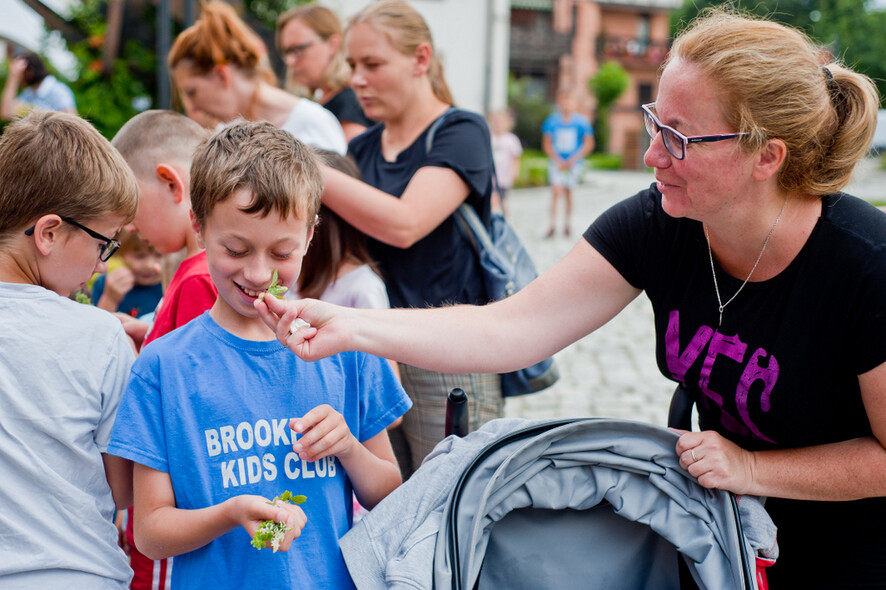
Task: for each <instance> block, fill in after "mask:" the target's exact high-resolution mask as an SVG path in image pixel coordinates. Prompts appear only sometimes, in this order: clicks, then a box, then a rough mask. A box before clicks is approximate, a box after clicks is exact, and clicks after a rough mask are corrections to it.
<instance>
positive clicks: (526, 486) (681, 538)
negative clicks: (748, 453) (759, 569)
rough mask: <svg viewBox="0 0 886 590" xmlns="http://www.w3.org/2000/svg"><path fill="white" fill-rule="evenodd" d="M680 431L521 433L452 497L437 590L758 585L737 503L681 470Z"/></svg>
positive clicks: (477, 467) (617, 426) (478, 466)
mask: <svg viewBox="0 0 886 590" xmlns="http://www.w3.org/2000/svg"><path fill="white" fill-rule="evenodd" d="M677 438H678V437H677V435H676V434H675V433H673V432H671V431H669V430H666V429H663V428H659V427H655V426H650V425H648V424H641V423H636V422H627V421H618V420H581V421H573V422H568V423H562V422H561V423H559V424H557V423H553V424H548V425H540V426H536V427H534V428H527V429H525V431H524V432H518V433H513V434H511V435H508V436H506V437H503V438H502V439H501V440H500V441H499V442H498V443H497V444H493V445H491V446H490V447H488V448H487V450H486V451H485V452H484V453H481V454H480V455H479V456H478V458H477V459H476V460H475V462H474V463H473V464H472V465H471V467H469V468H468V470H466V471H465V472H464V473H463V474H462V477H461V480H460V481H459V483H457V484H456V487H455V489H454V490H453V494H452V497H451V499H450V502H449V505H448V506H447V508H446V511H445V513H444V517H443V526H442V527H441V530H440V532H439V535H438V538H437V544H436V554H435V559H434V582H435V588H437V589H438V590H439V589H444V588H447V589H448V588H452V589H459V588H463V589H470V588H474V584H475V582H477V581H478V580H479V587H480V588H496V589H498V588H507V589H509V590H519V589H522V588H526V589H530V588H532V589H537V588H600V589H604V588H605V589H612V588H625V589H628V588H630V589H637V588H655V589H657V590H658V589H668V588H680V581H679V574H678V561H677V555H676V551H679V552H680V553H681V554H682V555H683V556H684V557H685V561H686V563H687V565H688V569H689V572H690V574H691V576H692V578H693V580H694V581H695V583H696V584H698V586H699V587H700V588H703V589H704V588H710V589H717V590H720V589H724V588H756V583H755V576H754V574H753V569H752V568H751V564H752V563H753V552H752V551H751V549H750V547H749V546H748V545H747V543H746V542H745V540H744V537H743V535H742V531H741V524H740V522H739V520H738V519H739V517H738V510H737V507H736V504H735V501H734V498H733V496H732V495H731V494H729V493H728V492H724V491H720V490H710V489H706V488H703V487H701V486H700V485H699V484H698V483H697V481H696V480H695V479H694V478H693V477H691V476H689V475H688V473H686V472H685V471H684V470H683V469H682V468H681V467H680V466H679V464H678V457H677V455H676V453H675V452H674V445H675V444H676V440H677Z"/></svg>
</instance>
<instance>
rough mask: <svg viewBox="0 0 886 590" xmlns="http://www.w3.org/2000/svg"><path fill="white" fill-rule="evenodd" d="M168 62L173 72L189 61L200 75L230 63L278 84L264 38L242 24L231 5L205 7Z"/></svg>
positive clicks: (216, 1)
mask: <svg viewBox="0 0 886 590" xmlns="http://www.w3.org/2000/svg"><path fill="white" fill-rule="evenodd" d="M167 62H168V64H169V69H170V70H173V69H175V68H176V66H178V65H179V64H182V63H183V62H187V64H186V65H187V66H188V67H189V68H190V70H191V71H192V72H193V73H194V74H197V75H205V74H207V73H209V72H210V71H211V70H212V68H214V67H215V66H218V65H229V64H230V65H234V66H237V68H238V69H239V70H240V71H241V72H242V73H243V74H244V75H246V76H248V77H258V78H260V79H262V80H264V81H265V82H267V83H268V84H272V85H274V86H276V84H277V77H276V76H275V75H274V72H273V70H272V69H271V68H270V66H269V65H268V59H267V51H266V50H265V46H264V43H262V40H261V37H259V36H258V34H257V33H256V32H255V31H253V30H252V29H251V28H250V27H249V25H247V24H246V23H245V22H243V19H241V18H240V16H239V15H238V14H237V12H236V11H235V10H234V8H233V7H232V6H231V5H230V4H226V3H225V2H221V1H220V0H213V1H212V2H207V3H206V4H204V5H203V9H202V11H201V13H200V18H199V19H197V22H195V23H194V24H193V25H191V26H190V27H188V28H187V29H185V30H184V31H182V32H181V33H180V34H179V35H178V37H176V38H175V42H174V43H173V44H172V48H171V49H170V50H169V56H168V58H167Z"/></svg>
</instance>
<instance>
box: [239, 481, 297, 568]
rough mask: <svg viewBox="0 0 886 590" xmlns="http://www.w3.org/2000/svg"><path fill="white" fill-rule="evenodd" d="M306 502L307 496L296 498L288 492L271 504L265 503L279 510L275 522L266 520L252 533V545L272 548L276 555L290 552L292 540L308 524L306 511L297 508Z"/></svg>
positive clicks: (258, 547) (259, 547)
mask: <svg viewBox="0 0 886 590" xmlns="http://www.w3.org/2000/svg"><path fill="white" fill-rule="evenodd" d="M252 497H253V498H255V497H256V496H252ZM306 500H307V498H306V497H305V496H296V495H293V494H292V492H290V491H289V490H287V491H285V492H283V493H282V494H280V495H279V496H277V497H275V498H274V499H273V500H271V501H270V502H264V504H265V505H270V506H274V507H276V508H278V509H279V510H278V512H277V514H276V516H275V517H274V519H273V520H271V519H266V520H261V521H260V522H259V524H258V527H257V528H256V529H255V532H253V533H252V541H251V545H252V546H253V547H255V548H256V549H263V548H265V547H270V548H271V549H272V550H273V551H274V553H276V552H277V551H287V550H289V547H290V545H291V544H292V540H293V539H295V538H297V537H298V536H299V535H301V531H302V529H303V528H304V526H305V523H306V522H307V517H306V516H305V513H304V511H302V509H301V508H299V507H298V506H297V505H298V504H302V503H304V502H305V501H306ZM263 512H266V511H263ZM252 522H253V523H254V522H256V521H255V520H253V521H252Z"/></svg>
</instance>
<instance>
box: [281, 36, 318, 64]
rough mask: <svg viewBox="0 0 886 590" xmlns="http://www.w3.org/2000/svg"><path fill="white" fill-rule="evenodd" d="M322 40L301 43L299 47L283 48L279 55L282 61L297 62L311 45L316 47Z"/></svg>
mask: <svg viewBox="0 0 886 590" xmlns="http://www.w3.org/2000/svg"><path fill="white" fill-rule="evenodd" d="M321 41H322V39H314V40H313V41H308V42H307V43H302V44H301V45H292V46H290V47H284V48H283V49H281V50H280V53H282V54H283V59H287V58H290V59H294V60H298V59H300V58H301V56H302V55H303V54H304V52H305V51H307V50H308V49H309V48H310V47H311V46H312V45H316V44H317V43H320V42H321Z"/></svg>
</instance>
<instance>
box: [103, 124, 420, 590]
mask: <svg viewBox="0 0 886 590" xmlns="http://www.w3.org/2000/svg"><path fill="white" fill-rule="evenodd" d="M322 190H323V178H322V175H321V173H320V170H319V166H318V163H317V161H316V156H315V155H314V154H313V153H312V152H310V151H309V149H308V148H306V147H305V146H304V144H302V143H301V142H299V141H298V140H296V139H295V138H294V137H293V136H292V135H291V134H289V133H288V132H286V131H283V130H280V129H278V128H277V127H274V126H273V125H271V124H270V123H266V122H240V123H235V124H232V125H230V126H228V127H225V128H223V129H221V130H219V131H218V132H216V133H215V134H214V135H213V136H212V137H211V138H210V139H209V141H208V142H207V143H205V144H203V145H202V146H201V147H200V148H198V150H197V152H196V154H195V156H194V161H193V165H192V167H191V208H192V212H193V221H194V229H195V231H196V232H197V234H198V237H199V243H200V244H201V245H202V246H204V247H205V250H206V260H207V264H208V267H209V272H210V275H211V276H212V279H213V282H214V283H215V285H216V288H217V289H218V297H217V299H216V301H215V303H214V304H213V306H212V308H211V309H210V310H209V311H208V312H207V313H205V314H203V315H201V316H200V317H198V318H197V319H195V320H193V321H191V322H189V323H188V324H186V325H185V326H182V327H180V328H178V329H176V330H173V331H172V332H171V333H169V334H167V335H165V336H163V337H161V338H158V339H157V340H155V341H154V342H153V343H151V344H150V345H149V346H147V347H145V348H144V349H143V350H142V352H141V354H140V355H139V358H138V359H137V360H136V363H135V365H134V366H133V370H132V377H131V379H130V382H129V387H128V390H127V393H126V395H125V396H124V401H123V403H122V406H121V410H120V419H119V420H118V423H117V427H116V429H115V430H114V434H113V437H112V438H113V442H112V443H111V450H112V452H113V453H116V454H118V455H120V456H122V457H124V458H128V459H131V460H134V462H135V482H134V487H135V489H136V490H138V494H137V497H136V499H135V500H136V501H135V512H134V514H135V525H136V526H135V534H136V543H137V544H138V546H139V548H140V549H141V551H142V552H143V553H144V554H145V555H147V556H149V557H152V558H154V559H160V558H164V557H169V556H175V567H174V568H173V574H172V575H173V586H175V587H180V588H197V587H200V588H207V587H211V588H214V589H216V590H219V589H223V588H231V589H239V588H243V587H244V585H255V584H256V583H259V582H256V581H257V580H261V582H260V585H261V586H262V587H263V588H268V589H270V588H287V589H291V588H305V589H308V588H317V587H326V588H336V589H340V588H341V589H346V588H352V587H353V584H352V582H351V579H350V576H349V575H348V572H347V569H346V567H345V564H344V561H343V558H342V556H341V552H340V550H339V548H338V539H339V538H340V537H341V536H342V535H343V534H344V533H345V532H347V530H348V529H349V528H350V526H351V524H352V494H353V493H356V496H357V498H358V500H359V501H360V503H361V504H362V505H364V506H367V507H372V506H374V505H375V504H377V503H378V502H379V501H381V499H382V498H384V497H385V496H386V495H387V494H388V493H390V492H391V491H392V490H393V489H394V488H396V487H397V486H398V485H399V484H400V482H401V477H400V472H399V468H398V465H397V461H396V458H395V456H394V453H393V450H392V449H391V445H390V442H389V441H388V436H387V432H386V430H385V429H386V427H387V426H388V425H389V424H390V423H391V422H393V421H394V420H396V419H397V418H398V417H399V416H401V415H402V414H403V413H405V412H406V410H407V409H409V406H410V405H411V402H410V401H409V398H408V397H407V396H406V394H405V392H404V391H403V389H402V388H401V386H400V384H399V382H398V381H397V379H396V377H395V376H394V374H393V371H392V370H391V368H390V365H389V364H388V363H387V362H386V361H384V360H382V359H380V358H377V357H374V356H370V355H366V354H364V353H345V354H342V355H338V356H335V357H330V358H329V359H324V360H323V361H320V362H316V363H306V362H303V361H301V360H300V359H298V357H296V356H295V355H293V354H292V353H291V352H289V350H288V349H286V348H285V347H283V346H282V345H281V344H280V343H279V342H278V341H277V339H276V338H275V334H274V332H273V331H272V330H271V329H270V328H268V327H267V325H265V323H264V321H263V320H262V318H261V317H260V316H259V313H258V311H257V310H256V308H255V305H256V302H257V301H258V300H259V299H261V298H263V297H270V296H271V295H269V294H268V291H269V290H270V289H271V287H272V286H276V282H277V280H279V283H280V284H282V285H284V286H287V287H292V286H294V285H295V283H296V281H297V279H298V274H299V271H300V269H301V263H302V259H303V257H304V255H305V252H306V250H307V248H308V245H309V244H310V240H311V237H312V236H313V232H314V225H315V223H316V220H317V211H318V210H319V207H320V195H321V193H322ZM285 491H290V492H292V493H293V494H297V495H304V496H306V497H307V501H306V502H305V503H304V504H303V505H302V506H301V507H299V506H296V505H293V504H288V503H284V502H281V501H277V502H276V503H272V501H271V499H273V498H276V497H278V496H280V495H282V494H283V493H284V492H285ZM267 520H271V521H275V522H277V523H281V524H282V525H283V526H284V527H285V528H286V532H285V535H283V537H282V538H281V539H279V544H277V545H275V546H274V550H275V551H276V550H280V551H283V552H285V553H284V554H282V555H281V554H276V553H275V552H272V550H271V549H264V550H256V549H255V548H254V547H252V546H251V543H250V537H252V536H253V535H254V534H255V533H256V531H257V530H258V528H259V526H260V525H261V524H262V523H263V522H264V521H267ZM296 538H298V540H297V541H295V539H296ZM259 546H261V543H259Z"/></svg>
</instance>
